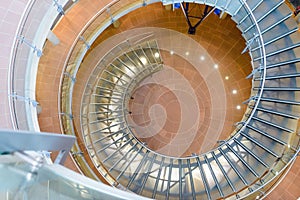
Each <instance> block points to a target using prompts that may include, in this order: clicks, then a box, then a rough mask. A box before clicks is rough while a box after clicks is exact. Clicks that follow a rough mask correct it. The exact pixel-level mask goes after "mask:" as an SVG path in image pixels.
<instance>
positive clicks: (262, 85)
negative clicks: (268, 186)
mask: <svg viewBox="0 0 300 200" xmlns="http://www.w3.org/2000/svg"><path fill="white" fill-rule="evenodd" d="M240 1H241V2H242V3H243V6H245V8H246V9H247V10H248V11H249V13H250V16H251V20H252V21H253V23H254V24H255V27H256V30H257V32H258V37H259V40H260V44H261V49H260V51H261V58H260V59H261V62H262V65H263V66H262V68H263V75H262V81H261V83H260V90H259V92H258V97H257V99H256V101H255V102H256V103H255V105H254V108H252V110H251V113H250V115H249V116H247V120H246V121H244V122H242V127H239V128H238V131H237V132H236V134H235V136H237V135H238V134H239V133H240V132H241V131H242V130H243V128H245V127H246V126H247V125H248V124H249V123H250V121H251V119H252V117H253V116H254V114H255V113H256V111H257V108H258V104H259V102H260V99H261V97H262V94H263V90H264V87H265V77H266V50H265V45H264V40H263V37H262V34H261V30H260V27H259V25H258V22H257V20H256V18H255V16H254V14H253V13H252V11H251V9H250V7H249V6H248V4H247V2H246V1H245V0H240ZM259 67H261V66H259ZM77 69H78V68H77ZM70 106H71V104H70ZM71 109H72V108H71ZM233 138H234V136H233V137H231V139H229V140H227V141H226V142H225V143H224V144H222V145H220V146H219V147H218V148H221V147H222V146H224V145H226V144H228V143H229V142H231V141H232V140H233ZM212 151H214V150H211V151H210V152H212ZM154 153H155V154H157V155H160V156H164V157H167V158H170V159H190V158H196V157H199V156H203V155H205V154H201V155H195V156H189V157H185V158H178V157H172V156H166V155H161V154H158V153H157V152H154ZM293 159H294V158H293ZM285 167H287V166H285ZM277 176H278V174H277V175H275V176H274V177H277Z"/></svg>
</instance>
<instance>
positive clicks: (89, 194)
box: [0, 155, 143, 200]
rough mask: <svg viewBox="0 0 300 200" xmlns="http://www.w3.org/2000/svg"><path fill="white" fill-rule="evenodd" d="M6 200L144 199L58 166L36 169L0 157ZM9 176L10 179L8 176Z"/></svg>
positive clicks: (16, 159)
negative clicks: (4, 160)
mask: <svg viewBox="0 0 300 200" xmlns="http://www.w3.org/2000/svg"><path fill="white" fill-rule="evenodd" d="M0 157H1V158H0V160H1V161H3V159H4V158H3V157H5V159H6V160H7V159H8V160H11V163H9V162H7V161H6V162H1V164H0V168H1V171H0V174H1V177H2V178H5V177H7V178H5V182H6V184H1V186H0V195H1V196H2V197H4V198H3V199H6V200H9V199H24V198H25V199H78V200H79V199H103V198H104V199H135V198H139V199H141V198H143V197H139V196H136V195H134V194H131V193H127V192H124V191H121V190H118V189H115V188H112V187H109V186H106V185H104V184H102V183H99V182H96V181H93V180H91V179H89V178H86V177H83V176H82V175H80V174H77V173H75V172H73V171H71V170H69V169H66V168H64V167H62V166H59V165H46V164H43V165H41V166H38V167H36V166H33V165H32V164H30V163H27V162H24V161H23V160H20V159H19V158H16V157H15V156H11V155H7V156H0ZM8 175H9V177H8Z"/></svg>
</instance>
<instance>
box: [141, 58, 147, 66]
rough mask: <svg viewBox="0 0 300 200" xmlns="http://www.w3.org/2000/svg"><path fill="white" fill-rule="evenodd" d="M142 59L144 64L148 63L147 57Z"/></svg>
mask: <svg viewBox="0 0 300 200" xmlns="http://www.w3.org/2000/svg"><path fill="white" fill-rule="evenodd" d="M140 59H141V62H142V63H143V64H144V65H145V64H147V59H146V58H145V57H141V58H140Z"/></svg>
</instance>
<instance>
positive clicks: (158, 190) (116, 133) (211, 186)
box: [82, 0, 300, 199]
mask: <svg viewBox="0 0 300 200" xmlns="http://www.w3.org/2000/svg"><path fill="white" fill-rule="evenodd" d="M163 3H164V4H168V3H173V2H171V1H170V2H169V1H164V2H163ZM197 3H201V4H206V5H209V6H213V7H217V8H219V9H221V10H224V11H225V12H227V13H228V14H230V15H231V16H232V19H233V20H234V21H235V22H236V24H237V27H238V28H239V30H240V31H241V33H242V36H243V37H244V38H245V40H246V48H245V50H244V52H243V53H245V52H246V51H248V52H249V54H250V56H251V59H252V67H253V71H252V73H251V74H250V75H249V76H248V77H247V78H252V91H251V97H250V98H249V100H247V101H246V103H247V105H248V106H247V111H246V113H245V114H244V117H243V119H242V120H241V121H240V122H238V123H236V130H235V131H234V132H233V133H232V134H231V136H230V138H228V140H227V141H226V142H224V143H222V144H221V145H219V146H218V147H217V148H216V149H213V150H211V151H209V152H207V153H205V154H202V155H192V156H190V157H185V158H179V157H178V158H177V157H170V156H166V155H162V154H159V153H157V152H155V151H153V150H151V149H150V148H148V147H147V144H145V143H143V142H142V141H140V140H139V139H138V138H136V137H135V135H136V134H135V133H134V127H131V126H130V123H128V118H127V115H129V114H130V113H129V111H128V106H127V105H128V101H129V100H130V97H131V95H132V91H133V90H134V88H136V87H137V86H138V83H139V82H140V81H141V80H143V79H144V78H145V77H147V76H150V75H151V74H152V73H155V72H156V71H151V70H149V72H148V73H141V69H142V70H143V72H144V70H148V69H149V68H152V67H153V62H154V63H155V64H157V63H161V60H160V59H159V61H158V62H157V59H156V58H155V56H154V54H155V53H153V52H159V47H158V46H155V47H154V49H155V50H153V49H152V48H153V47H152V48H151V47H149V46H151V45H150V44H149V42H148V43H147V42H146V44H148V45H145V44H136V46H132V45H131V46H130V47H129V48H128V50H125V49H122V51H120V52H125V53H123V54H121V55H119V56H117V55H116V54H114V55H116V58H115V60H113V61H112V62H111V63H109V64H103V66H101V67H99V68H101V69H102V70H103V71H101V73H99V76H98V77H97V78H96V79H95V80H96V81H94V82H95V83H94V86H93V87H92V89H91V85H93V81H92V82H89V83H88V84H87V85H88V86H89V87H88V89H86V93H85V96H89V100H88V101H87V102H88V103H87V102H86V101H84V103H85V105H84V106H83V107H82V109H83V110H82V114H83V116H84V117H83V118H82V126H83V127H84V128H83V135H84V137H85V143H86V146H87V149H88V152H89V153H90V156H91V158H92V159H93V161H94V164H96V166H97V167H98V168H99V169H100V170H99V171H100V173H101V174H102V175H103V176H104V177H107V178H108V177H109V178H108V180H111V184H112V185H115V186H117V187H120V188H122V189H125V190H130V191H133V192H135V193H137V194H140V195H142V196H146V197H150V198H156V199H164V198H165V199H227V198H228V199H239V198H249V199H255V198H256V199H258V198H261V197H262V196H264V195H265V193H267V192H268V191H269V189H270V188H272V185H274V184H275V182H276V181H277V180H280V177H281V176H283V174H284V171H285V170H286V168H287V166H288V165H290V162H291V160H293V158H294V157H295V155H296V154H297V153H298V145H299V135H298V133H297V127H298V119H299V102H298V100H297V99H298V92H299V88H298V87H297V77H298V76H299V73H298V72H297V71H298V70H297V62H298V61H299V58H298V57H299V55H298V51H297V50H298V47H299V45H300V43H299V42H300V38H299V33H298V32H297V31H298V27H297V25H296V24H295V22H294V21H293V19H291V18H290V17H291V14H290V10H289V9H288V8H287V6H286V5H285V3H284V1H279V0H277V1H262V0H252V1H234V0H231V1H197ZM147 52H148V53H147ZM151 52H152V53H151ZM158 55H159V54H157V58H158V57H160V56H158ZM141 56H144V58H146V60H147V62H145V61H144V62H143V61H141ZM104 60H105V61H107V59H105V58H104ZM125 68H126V69H125ZM108 79H109V80H108ZM132 82H134V84H132ZM128 88H131V89H128ZM90 91H92V94H90ZM89 94H90V95H89ZM103 169H105V170H104V171H103ZM279 174H280V175H279Z"/></svg>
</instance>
